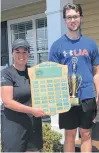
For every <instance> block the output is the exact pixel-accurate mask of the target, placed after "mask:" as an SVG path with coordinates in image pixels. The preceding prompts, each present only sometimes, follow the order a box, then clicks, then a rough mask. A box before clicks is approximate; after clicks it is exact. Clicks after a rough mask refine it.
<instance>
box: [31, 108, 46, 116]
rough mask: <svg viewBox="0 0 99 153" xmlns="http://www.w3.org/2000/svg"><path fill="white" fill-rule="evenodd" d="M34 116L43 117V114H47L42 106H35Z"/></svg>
mask: <svg viewBox="0 0 99 153" xmlns="http://www.w3.org/2000/svg"><path fill="white" fill-rule="evenodd" d="M32 115H33V116H35V117H42V116H45V115H46V114H45V113H44V111H43V110H42V109H40V108H33V113H32Z"/></svg>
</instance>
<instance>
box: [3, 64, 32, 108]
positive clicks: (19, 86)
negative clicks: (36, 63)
mask: <svg viewBox="0 0 99 153" xmlns="http://www.w3.org/2000/svg"><path fill="white" fill-rule="evenodd" d="M1 86H13V99H14V100H16V101H18V102H19V103H22V104H25V105H30V106H31V91H30V81H29V76H28V72H27V68H26V70H25V71H19V70H17V69H15V67H14V66H10V67H8V68H6V69H4V70H3V71H2V72H1Z"/></svg>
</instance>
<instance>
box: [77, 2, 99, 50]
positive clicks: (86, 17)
mask: <svg viewBox="0 0 99 153" xmlns="http://www.w3.org/2000/svg"><path fill="white" fill-rule="evenodd" d="M74 3H75V4H81V6H82V10H83V23H82V33H83V34H84V35H86V36H88V37H90V38H92V39H94V40H95V41H96V43H97V45H98V47H99V0H74Z"/></svg>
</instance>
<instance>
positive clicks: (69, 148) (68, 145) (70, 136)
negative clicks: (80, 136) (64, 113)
mask: <svg viewBox="0 0 99 153" xmlns="http://www.w3.org/2000/svg"><path fill="white" fill-rule="evenodd" d="M76 132H77V129H73V130H65V142H64V152H75V137H76Z"/></svg>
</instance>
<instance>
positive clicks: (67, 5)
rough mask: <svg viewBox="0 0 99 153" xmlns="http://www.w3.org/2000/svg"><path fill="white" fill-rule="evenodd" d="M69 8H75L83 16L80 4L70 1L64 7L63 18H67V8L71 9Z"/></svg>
mask: <svg viewBox="0 0 99 153" xmlns="http://www.w3.org/2000/svg"><path fill="white" fill-rule="evenodd" d="M69 9H72V10H75V11H76V12H79V14H80V16H83V14H82V8H81V6H80V4H70V3H68V4H66V5H65V6H64V7H63V18H64V19H66V10H69Z"/></svg>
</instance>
